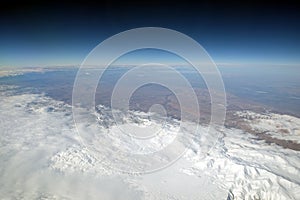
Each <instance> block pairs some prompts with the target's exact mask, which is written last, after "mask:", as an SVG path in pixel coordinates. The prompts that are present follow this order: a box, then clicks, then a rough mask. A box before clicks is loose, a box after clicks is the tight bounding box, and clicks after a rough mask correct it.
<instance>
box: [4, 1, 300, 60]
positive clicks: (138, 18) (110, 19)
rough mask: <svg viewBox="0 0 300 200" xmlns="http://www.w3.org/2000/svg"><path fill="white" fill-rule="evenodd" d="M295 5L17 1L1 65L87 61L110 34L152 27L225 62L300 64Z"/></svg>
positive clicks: (7, 8) (10, 10) (8, 12)
mask: <svg viewBox="0 0 300 200" xmlns="http://www.w3.org/2000/svg"><path fill="white" fill-rule="evenodd" d="M295 2H296V1H295ZM295 2H294V1H284V2H282V3H274V2H272V1H269V2H266V1H264V2H262V1H243V2H242V3H240V2H238V1H237V2H233V1H226V2H218V1H214V3H210V2H209V1H203V2H198V3H192V2H189V1H181V2H180V1H179V2H178V1H177V3H176V4H175V2H172V1H164V3H160V2H159V1H156V0H154V1H144V2H138V1H130V2H125V1H124V2H123V3H117V2H115V1H103V2H102V3H94V2H90V1H82V2H77V3H72V2H71V1H70V2H68V1H64V2H60V1H51V2H48V3H47V2H43V3H36V2H34V1H27V2H26V1H25V2H19V1H9V2H7V3H3V4H2V5H1V8H0V9H1V10H0V13H1V14H0V17H1V18H0V27H1V31H0V65H4V66H7V65H9V66H16V65H17V66H39V65H67V64H80V63H81V62H82V60H83V59H84V58H85V56H86V55H87V54H88V52H89V51H90V50H92V49H93V48H94V47H95V46H96V45H97V44H99V42H101V41H103V40H104V39H106V38H108V37H109V36H112V35H114V34H116V33H119V32H120V31H125V30H127V29H131V28H137V27H145V26H158V27H165V28H171V29H175V30H177V31H180V32H182V33H185V34H187V35H189V36H191V37H192V38H194V39H196V40H197V41H198V42H199V43H200V44H201V45H202V46H203V47H204V48H205V49H206V50H207V51H208V53H209V54H210V55H211V57H212V58H213V59H214V60H215V62H217V63H234V64H248V63H249V64H299V63H300V37H299V35H300V23H299V21H300V14H299V13H300V10H299V6H297V5H296V3H295Z"/></svg>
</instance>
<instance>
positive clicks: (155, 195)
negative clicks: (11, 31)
mask: <svg viewBox="0 0 300 200" xmlns="http://www.w3.org/2000/svg"><path fill="white" fill-rule="evenodd" d="M9 89H10V90H8V87H5V86H1V88H0V111H1V115H0V127H1V132H0V144H1V145H0V198H1V199H300V193H299V191H300V181H299V180H300V168H299V166H300V156H299V152H298V151H294V150H291V149H285V148H282V147H280V146H278V145H275V144H268V143H266V142H265V141H263V140H258V139H257V138H256V136H255V135H252V134H250V133H247V132H245V131H242V130H239V129H233V128H231V129H229V128H224V127H210V129H211V130H210V132H208V129H209V127H207V126H200V127H199V129H198V132H197V133H196V134H195V133H191V132H189V130H193V129H194V127H193V126H196V124H193V123H192V122H191V123H190V124H189V127H187V129H179V122H178V121H176V120H173V119H165V118H159V116H154V114H153V113H152V114H149V113H143V112H136V111H132V112H129V113H121V114H120V116H121V119H122V120H121V121H120V122H122V123H119V124H117V123H116V122H115V121H114V119H113V116H112V115H110V114H109V109H108V108H106V107H104V106H101V105H99V106H98V112H97V113H96V114H95V115H96V116H95V119H96V121H97V123H96V124H90V125H89V126H86V125H85V124H77V128H78V129H80V130H81V131H84V130H92V129H95V128H97V130H100V132H101V134H100V135H98V136H103V137H101V142H100V144H102V145H104V146H101V147H103V148H99V147H98V148H97V149H98V150H99V154H100V155H98V154H95V153H92V152H91V151H90V149H89V148H88V147H87V146H85V145H84V144H83V143H82V141H81V137H80V134H78V133H77V132H76V128H75V126H74V123H73V118H72V108H71V107H70V106H69V105H67V104H65V103H64V102H61V101H57V100H54V99H51V98H49V97H46V96H45V95H43V94H31V93H24V94H14V93H13V89H14V88H13V87H10V88H9ZM237 115H238V116H240V117H241V118H243V119H244V120H248V121H249V122H251V123H250V124H251V128H253V129H257V130H259V131H267V132H268V134H270V135H271V136H272V137H276V138H280V139H288V140H293V141H295V142H298V143H299V141H300V140H299V121H300V119H298V118H296V117H292V116H288V115H280V114H274V113H269V114H258V113H254V112H250V111H243V112H238V113H237ZM148 127H154V128H153V129H151V131H149V132H144V133H138V132H139V131H142V130H149V129H148ZM189 128H190V129H189ZM281 129H287V130H288V131H286V132H284V134H283V133H282V132H280V131H279V130H281ZM122 130H123V131H124V130H130V134H134V135H133V136H135V137H132V135H131V136H130V138H131V140H128V137H127V136H126V134H124V132H122ZM157 130H159V132H157ZM178 131H179V132H180V131H183V132H185V133H186V134H190V138H191V139H192V141H191V144H189V145H187V144H184V146H185V147H187V148H188V149H187V150H186V152H185V153H184V154H183V156H182V157H180V159H179V160H177V161H176V162H174V163H172V165H169V166H167V167H165V168H162V169H160V170H157V171H155V172H153V173H146V174H142V173H137V174H135V173H123V172H122V171H119V170H116V168H115V167H118V166H110V165H111V164H114V163H121V162H124V163H135V164H136V160H132V158H134V157H128V155H129V154H127V153H126V154H119V156H115V155H118V154H115V155H114V156H111V155H112V153H113V150H117V148H119V150H122V151H123V150H125V152H129V151H130V152H131V153H132V154H133V155H135V154H138V155H140V156H144V158H143V159H142V160H140V161H139V163H138V164H141V166H144V165H145V166H149V165H151V164H152V163H148V162H150V161H152V160H154V161H155V162H157V163H159V162H160V161H161V162H168V161H170V159H169V157H167V154H161V156H156V157H155V156H154V157H153V158H152V157H150V155H152V154H153V153H155V152H157V151H160V150H161V149H164V148H166V146H168V145H167V144H169V143H172V142H173V141H174V137H175V136H176V134H178ZM153 133H154V134H153ZM208 133H209V134H213V136H215V135H218V136H219V137H218V138H217V141H214V139H215V137H213V136H212V137H209V136H211V135H205V134H208ZM139 137H145V138H144V139H143V140H140V139H139ZM181 142H184V141H181ZM111 146H113V147H114V148H111ZM203 149H210V150H209V151H208V152H206V151H204V150H203ZM203 152H206V154H205V155H204V154H203ZM109 156H111V160H110V159H108V158H109ZM147 156H148V157H147ZM164 156H166V157H164ZM100 158H103V159H100ZM112 158H113V159H116V160H113V159H112ZM128 167H129V168H130V167H132V168H134V166H128Z"/></svg>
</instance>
